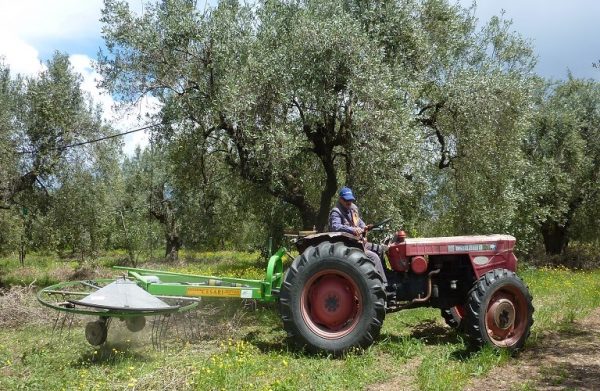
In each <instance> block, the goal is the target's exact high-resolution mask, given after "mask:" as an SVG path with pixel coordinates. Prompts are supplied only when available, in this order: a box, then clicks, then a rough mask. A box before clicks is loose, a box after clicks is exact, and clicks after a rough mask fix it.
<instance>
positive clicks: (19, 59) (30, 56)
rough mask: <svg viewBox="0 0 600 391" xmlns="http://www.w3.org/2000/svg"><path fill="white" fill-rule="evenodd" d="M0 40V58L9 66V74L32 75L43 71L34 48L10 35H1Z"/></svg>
mask: <svg viewBox="0 0 600 391" xmlns="http://www.w3.org/2000/svg"><path fill="white" fill-rule="evenodd" d="M0 34H2V39H0V57H4V62H5V63H6V64H8V65H9V66H10V69H11V72H13V73H15V74H16V73H21V74H24V75H34V74H36V73H39V72H41V71H42V70H44V69H45V67H46V66H45V65H44V64H42V62H41V61H40V58H39V52H38V51H37V49H36V48H34V47H33V46H31V45H30V44H28V43H27V42H25V41H24V40H22V39H20V38H19V37H17V36H16V35H12V34H10V33H2V32H1V31H0Z"/></svg>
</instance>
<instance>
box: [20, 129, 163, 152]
mask: <svg viewBox="0 0 600 391" xmlns="http://www.w3.org/2000/svg"><path fill="white" fill-rule="evenodd" d="M159 125H160V124H159V123H155V124H150V125H146V126H142V127H140V128H136V129H132V130H128V131H125V132H121V133H116V134H111V135H108V136H103V137H100V138H97V139H93V140H86V141H81V142H78V143H74V144H69V145H63V146H60V147H54V148H48V149H47V150H49V151H63V150H65V149H69V148H74V147H80V146H82V145H87V144H93V143H97V142H100V141H104V140H109V139H112V138H116V137H122V136H126V135H128V134H131V133H136V132H141V131H142V130H148V129H152V128H154V127H156V126H159ZM36 152H38V151H17V153H18V154H20V155H24V154H29V153H36Z"/></svg>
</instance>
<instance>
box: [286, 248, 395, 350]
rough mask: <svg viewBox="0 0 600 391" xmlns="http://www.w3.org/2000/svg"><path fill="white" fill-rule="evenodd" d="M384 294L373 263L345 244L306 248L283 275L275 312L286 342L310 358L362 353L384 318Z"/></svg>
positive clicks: (375, 335)
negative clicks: (356, 350)
mask: <svg viewBox="0 0 600 391" xmlns="http://www.w3.org/2000/svg"><path fill="white" fill-rule="evenodd" d="M385 299H386V295H385V291H384V287H383V281H382V278H381V275H380V274H379V273H378V272H377V269H376V268H375V264H374V263H373V261H372V260H371V259H370V258H369V257H367V256H366V255H365V253H364V252H362V251H360V250H359V249H357V248H352V247H348V246H346V245H345V244H344V243H329V242H323V243H321V244H319V245H318V246H311V247H308V248H307V249H306V250H305V251H304V252H303V253H302V254H301V255H299V256H298V257H296V259H295V260H294V262H293V263H292V265H291V266H290V268H289V269H288V270H287V272H286V274H285V277H284V281H283V285H282V287H281V294H280V298H279V308H280V313H281V318H282V320H283V325H284V328H285V330H286V331H287V333H288V336H289V337H290V339H291V340H292V341H293V342H294V343H296V344H298V345H299V346H300V347H306V348H307V349H308V350H310V351H312V352H319V351H320V352H326V353H331V354H342V353H344V352H346V351H348V350H350V349H352V348H355V347H356V348H359V347H360V348H365V347H367V346H369V345H371V344H372V343H373V341H374V339H375V338H376V337H377V336H378V335H379V331H380V329H381V325H382V323H383V319H384V318H385Z"/></svg>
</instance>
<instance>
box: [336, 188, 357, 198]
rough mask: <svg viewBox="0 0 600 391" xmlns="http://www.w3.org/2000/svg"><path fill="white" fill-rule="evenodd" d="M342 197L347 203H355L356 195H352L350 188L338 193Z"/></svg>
mask: <svg viewBox="0 0 600 391" xmlns="http://www.w3.org/2000/svg"><path fill="white" fill-rule="evenodd" d="M338 194H339V195H340V197H342V198H343V199H345V200H346V201H354V200H355V198H354V194H352V190H351V189H350V188H349V187H345V186H344V187H342V188H341V189H340V192H339V193H338Z"/></svg>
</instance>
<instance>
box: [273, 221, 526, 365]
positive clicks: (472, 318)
mask: <svg viewBox="0 0 600 391" xmlns="http://www.w3.org/2000/svg"><path fill="white" fill-rule="evenodd" d="M382 223H384V222H382ZM382 223H380V224H377V225H380V226H381V225H383V224H382ZM515 241H516V240H515V238H514V237H512V236H509V235H488V236H455V237H441V238H420V239H408V238H406V235H405V234H404V232H403V231H399V232H398V233H396V234H395V235H392V236H391V237H389V238H388V239H387V240H386V242H385V245H382V246H381V251H380V257H381V259H382V261H383V260H384V254H385V256H386V257H387V260H388V262H389V267H387V268H386V269H387V270H386V277H387V284H384V283H383V279H382V276H381V275H380V274H379V273H378V272H377V270H376V268H375V264H374V262H373V260H371V259H370V258H369V257H367V256H366V255H365V252H364V250H363V243H364V241H363V240H362V239H361V238H357V237H355V236H352V235H350V234H346V233H338V232H326V233H320V234H312V235H308V236H305V237H302V238H299V239H298V240H297V241H296V247H297V249H298V251H299V252H300V255H299V256H297V257H296V258H295V260H294V261H293V263H292V265H291V266H290V268H289V269H288V270H287V272H286V274H285V277H284V280H283V284H282V286H281V291H280V297H279V303H280V304H279V305H280V313H281V317H282V319H283V324H284V327H285V329H286V331H287V332H288V335H289V336H290V337H292V338H291V339H292V340H294V341H296V342H297V343H299V345H301V346H303V347H306V348H307V349H309V350H311V351H322V352H327V353H333V354H340V353H343V352H346V351H348V350H349V349H352V348H354V347H362V348H365V347H367V346H369V345H371V344H372V343H373V341H374V340H375V339H376V338H377V336H378V335H379V332H380V330H381V326H382V324H383V320H384V318H385V315H386V313H390V312H395V311H399V310H402V309H408V308H416V307H435V308H439V309H440V310H441V313H442V316H443V317H444V319H445V321H446V323H447V324H448V325H450V326H451V327H454V328H456V329H458V330H459V331H460V332H462V333H464V334H465V335H466V337H467V341H469V343H470V344H471V345H472V346H475V347H479V346H482V345H485V344H488V345H491V346H494V347H496V348H501V349H507V350H509V351H511V352H514V351H517V350H519V349H520V348H522V347H523V345H524V344H525V340H526V339H527V337H528V336H529V332H530V328H531V325H532V323H533V319H532V315H533V311H534V309H533V305H532V303H531V301H532V298H531V294H530V293H529V289H528V287H527V286H526V285H525V284H524V283H523V281H522V280H521V279H520V278H519V277H518V276H517V275H516V274H515V271H516V263H517V259H516V257H515V255H514V254H513V247H514V245H515Z"/></svg>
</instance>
